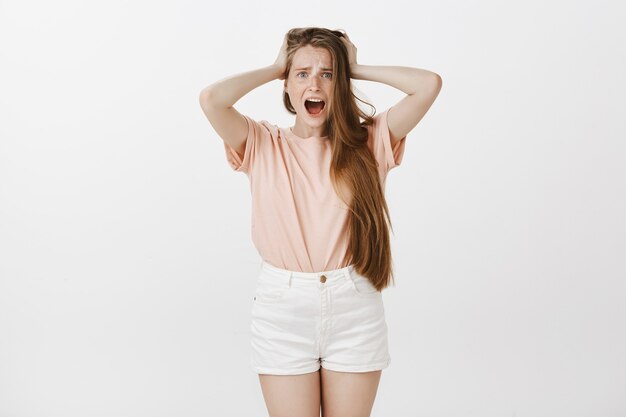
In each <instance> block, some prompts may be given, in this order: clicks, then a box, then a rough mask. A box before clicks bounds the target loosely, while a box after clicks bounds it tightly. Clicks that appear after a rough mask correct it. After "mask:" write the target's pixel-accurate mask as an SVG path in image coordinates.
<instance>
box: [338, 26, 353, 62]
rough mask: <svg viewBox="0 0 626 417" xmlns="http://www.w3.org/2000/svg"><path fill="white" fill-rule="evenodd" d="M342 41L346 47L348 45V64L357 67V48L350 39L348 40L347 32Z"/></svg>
mask: <svg viewBox="0 0 626 417" xmlns="http://www.w3.org/2000/svg"><path fill="white" fill-rule="evenodd" d="M341 40H342V41H343V43H344V45H346V49H347V50H348V62H349V63H350V66H352V65H355V64H356V46H354V44H353V43H352V42H351V41H350V38H348V34H347V33H345V32H343V37H342V38H341Z"/></svg>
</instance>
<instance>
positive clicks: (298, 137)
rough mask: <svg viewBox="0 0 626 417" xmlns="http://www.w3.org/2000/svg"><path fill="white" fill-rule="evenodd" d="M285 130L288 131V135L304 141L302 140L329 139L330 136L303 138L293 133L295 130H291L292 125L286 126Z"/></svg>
mask: <svg viewBox="0 0 626 417" xmlns="http://www.w3.org/2000/svg"><path fill="white" fill-rule="evenodd" d="M284 130H285V132H286V133H287V136H289V137H290V138H293V139H296V140H298V141H302V142H310V141H324V140H326V139H328V136H310V137H308V138H303V137H301V136H298V135H296V134H295V133H293V131H292V130H291V127H290V126H288V127H286V128H284Z"/></svg>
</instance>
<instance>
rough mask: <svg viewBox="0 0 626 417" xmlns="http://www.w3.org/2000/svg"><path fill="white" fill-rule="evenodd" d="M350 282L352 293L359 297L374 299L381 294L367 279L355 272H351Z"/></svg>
mask: <svg viewBox="0 0 626 417" xmlns="http://www.w3.org/2000/svg"><path fill="white" fill-rule="evenodd" d="M350 282H351V288H352V289H353V290H354V291H353V292H354V293H356V294H357V295H359V296H361V297H375V296H379V295H381V294H382V293H381V292H380V291H378V290H377V289H376V287H375V286H374V284H372V283H371V282H370V280H369V279H367V278H366V277H364V276H362V275H359V274H357V273H356V272H352V274H351V275H350Z"/></svg>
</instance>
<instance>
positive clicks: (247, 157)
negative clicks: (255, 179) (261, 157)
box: [224, 114, 269, 174]
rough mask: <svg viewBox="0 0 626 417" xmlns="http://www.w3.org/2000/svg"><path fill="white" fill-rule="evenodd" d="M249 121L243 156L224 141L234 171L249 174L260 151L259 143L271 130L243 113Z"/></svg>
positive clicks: (227, 156)
mask: <svg viewBox="0 0 626 417" xmlns="http://www.w3.org/2000/svg"><path fill="white" fill-rule="evenodd" d="M243 116H244V117H245V119H246V121H247V122H248V136H247V137H246V147H245V150H244V153H243V156H242V155H240V154H239V153H237V151H235V149H234V148H233V147H232V146H230V145H229V144H228V143H226V142H224V150H225V152H226V159H227V161H228V163H229V164H230V166H231V168H232V169H233V170H234V171H238V172H244V173H246V174H248V173H249V172H250V169H251V168H252V166H253V165H254V160H255V159H256V155H257V153H258V151H257V150H258V148H259V143H262V141H263V140H264V138H263V136H269V132H268V130H267V128H266V127H265V126H263V125H262V124H261V123H259V122H257V121H255V120H253V119H252V118H250V117H248V116H246V115H245V114H244V115H243Z"/></svg>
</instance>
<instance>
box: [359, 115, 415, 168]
mask: <svg viewBox="0 0 626 417" xmlns="http://www.w3.org/2000/svg"><path fill="white" fill-rule="evenodd" d="M388 113H389V109H387V110H385V111H384V112H382V113H380V114H377V115H375V116H374V123H373V124H372V125H371V126H369V138H368V140H369V141H370V148H371V149H372V152H373V153H374V157H375V158H376V161H378V164H379V167H380V170H381V175H383V176H384V175H386V174H387V173H388V172H389V171H390V170H391V169H392V168H395V167H397V166H398V165H400V164H401V163H402V157H403V156H404V146H405V143H406V136H404V137H403V138H401V139H400V140H399V141H398V142H396V144H395V146H393V147H392V146H391V136H390V134H389V125H388V124H387V114H388Z"/></svg>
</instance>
